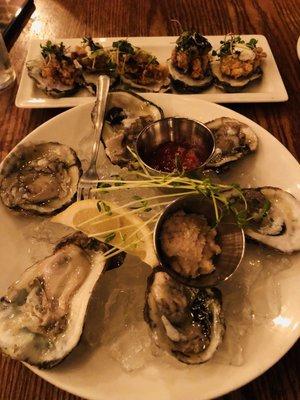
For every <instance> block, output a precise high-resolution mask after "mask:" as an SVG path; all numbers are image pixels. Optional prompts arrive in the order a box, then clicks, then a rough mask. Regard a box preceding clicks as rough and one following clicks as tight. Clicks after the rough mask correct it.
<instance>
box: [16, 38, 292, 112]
mask: <svg viewBox="0 0 300 400" xmlns="http://www.w3.org/2000/svg"><path fill="white" fill-rule="evenodd" d="M242 37H243V39H245V40H249V39H250V38H252V37H253V38H256V39H257V40H258V45H259V46H261V47H262V48H263V49H264V51H265V52H266V54H267V58H266V60H264V65H263V71H264V74H263V78H262V80H261V81H259V82H257V83H254V84H253V85H252V86H250V87H249V88H246V89H244V91H243V92H242V93H225V92H223V91H221V89H218V88H216V87H211V88H209V89H207V90H205V91H204V92H203V93H200V94H190V95H180V96H188V97H190V96H192V97H194V98H198V99H202V100H207V101H212V102H215V103H262V102H279V101H287V100H288V95H287V92H286V89H285V87H284V84H283V81H282V78H281V76H280V73H279V71H278V68H277V65H276V62H275V60H274V57H273V54H272V51H271V49H270V46H269V44H268V42H267V39H266V38H265V36H262V35H242ZM119 39H120V38H101V39H95V40H96V41H100V42H101V43H102V44H103V46H104V47H107V46H111V45H112V42H113V41H116V40H119ZM176 39H177V36H162V37H154V36H153V37H131V38H129V40H130V42H131V43H132V44H133V45H135V46H138V47H142V48H144V49H145V50H147V51H149V52H150V53H152V54H154V55H155V56H157V58H158V60H159V61H160V62H165V61H166V60H167V59H168V58H169V57H170V56H171V52H172V49H173V48H174V45H175V41H176ZM207 39H208V40H209V41H210V43H211V44H212V46H213V48H215V49H217V48H218V47H219V43H220V40H222V39H223V36H207ZM81 40H82V39H80V38H78V39H57V38H56V39H52V41H53V42H57V43H60V42H61V41H62V42H64V43H65V45H67V46H71V47H74V46H76V45H78V44H80V42H81ZM41 43H43V44H44V43H45V41H41V40H39V39H32V40H31V41H30V43H29V48H28V53H27V57H26V62H27V61H28V60H32V59H34V58H39V57H40V56H41V51H40V44H41ZM161 95H162V96H168V94H161ZM93 100H94V97H93V96H92V95H91V94H90V93H89V92H88V91H87V90H85V89H81V90H80V91H79V92H78V93H77V94H75V95H74V96H72V97H64V98H60V99H53V98H51V97H49V96H47V95H46V94H44V93H43V92H42V91H41V90H40V89H37V88H36V87H35V84H34V82H33V81H32V79H31V78H29V76H28V74H27V69H26V63H25V65H24V68H23V72H22V76H21V81H20V86H19V90H18V93H17V97H16V106H17V107H21V108H56V107H74V106H77V105H80V104H86V103H89V102H91V101H93Z"/></svg>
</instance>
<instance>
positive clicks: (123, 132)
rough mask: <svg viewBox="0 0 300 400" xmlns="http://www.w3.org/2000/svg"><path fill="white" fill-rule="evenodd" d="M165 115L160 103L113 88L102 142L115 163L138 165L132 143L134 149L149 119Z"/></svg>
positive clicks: (156, 118)
mask: <svg viewBox="0 0 300 400" xmlns="http://www.w3.org/2000/svg"><path fill="white" fill-rule="evenodd" d="M161 118H163V111H162V109H161V108H160V107H158V106H156V105H155V104H153V103H151V102H150V101H148V100H145V99H144V98H143V97H141V96H139V95H137V94H136V93H132V92H127V91H118V92H112V93H110V94H109V96H108V101H107V106H106V115H105V126H104V129H103V132H102V142H103V145H104V148H105V152H106V155H107V156H108V158H109V159H110V161H111V162H112V164H116V165H119V166H121V167H128V168H130V169H134V168H136V165H135V164H136V160H134V159H133V157H132V154H131V153H130V151H129V150H128V148H127V146H128V147H131V148H132V149H134V146H135V142H136V138H137V136H138V134H139V133H140V131H141V130H142V129H143V128H144V127H145V126H146V125H148V124H149V123H151V122H153V121H156V120H158V119H161Z"/></svg>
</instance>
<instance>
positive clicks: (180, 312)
mask: <svg viewBox="0 0 300 400" xmlns="http://www.w3.org/2000/svg"><path fill="white" fill-rule="evenodd" d="M144 316H145V320H146V322H147V323H148V324H149V327H150V329H151V333H152V336H153V339H154V341H155V343H156V345H157V346H159V347H161V348H163V349H165V350H166V351H167V352H168V353H170V354H171V355H172V356H175V357H176V358H177V359H178V360H179V361H181V362H184V363H186V364H199V363H203V362H206V361H208V360H209V359H210V358H212V356H213V355H214V353H215V351H216V350H217V348H218V346H219V345H220V343H221V342H222V339H223V335H224V332H225V324H224V318H223V313H222V300H221V292H220V291H219V290H218V289H216V288H211V289H195V288H190V287H187V286H185V285H183V284H181V283H179V282H177V281H175V280H174V279H173V278H171V277H170V276H169V275H168V274H167V273H166V272H163V271H161V270H160V269H156V270H154V271H153V273H152V274H151V275H150V277H149V278H148V289H147V293H146V305H145V309H144Z"/></svg>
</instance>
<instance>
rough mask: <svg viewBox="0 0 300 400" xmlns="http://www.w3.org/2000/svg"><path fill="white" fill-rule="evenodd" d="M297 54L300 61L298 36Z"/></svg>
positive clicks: (299, 39) (299, 38) (299, 40)
mask: <svg viewBox="0 0 300 400" xmlns="http://www.w3.org/2000/svg"><path fill="white" fill-rule="evenodd" d="M297 54H298V58H299V60H300V36H299V37H298V41H297Z"/></svg>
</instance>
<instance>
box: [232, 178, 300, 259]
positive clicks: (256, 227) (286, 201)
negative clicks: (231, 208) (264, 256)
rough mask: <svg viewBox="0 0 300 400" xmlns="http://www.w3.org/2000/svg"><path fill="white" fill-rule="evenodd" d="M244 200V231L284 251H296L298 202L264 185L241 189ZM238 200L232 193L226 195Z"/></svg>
mask: <svg viewBox="0 0 300 400" xmlns="http://www.w3.org/2000/svg"><path fill="white" fill-rule="evenodd" d="M242 192H243V195H244V196H245V199H246V201H247V215H246V217H247V219H248V224H247V225H246V227H245V229H244V231H245V234H246V235H247V236H248V237H249V238H251V239H254V240H256V241H258V242H261V243H263V244H265V245H267V246H270V247H273V248H275V249H278V250H280V251H282V252H285V253H292V252H293V251H299V250H300V217H299V216H300V202H299V200H297V199H296V198H295V197H294V196H293V195H292V194H290V193H288V192H286V191H285V190H282V189H280V188H276V187H271V186H265V187H260V188H254V189H252V188H251V189H243V190H242ZM227 197H229V198H230V199H231V202H235V203H236V202H237V201H239V202H241V199H240V196H238V195H237V193H236V192H231V193H229V194H228V195H227Z"/></svg>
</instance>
